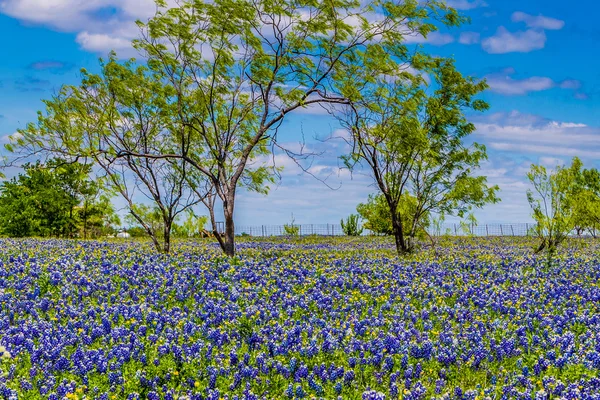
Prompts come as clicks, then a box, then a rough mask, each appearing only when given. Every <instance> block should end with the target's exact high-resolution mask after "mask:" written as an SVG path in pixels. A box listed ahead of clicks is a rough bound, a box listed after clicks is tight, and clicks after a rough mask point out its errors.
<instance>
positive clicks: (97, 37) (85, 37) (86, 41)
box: [76, 32, 131, 53]
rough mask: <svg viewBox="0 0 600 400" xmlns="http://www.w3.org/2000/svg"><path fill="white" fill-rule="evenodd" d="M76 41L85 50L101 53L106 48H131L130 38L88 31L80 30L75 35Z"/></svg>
mask: <svg viewBox="0 0 600 400" xmlns="http://www.w3.org/2000/svg"><path fill="white" fill-rule="evenodd" d="M76 41H77V43H79V44H80V45H81V47H82V48H83V49H85V50H88V51H92V52H97V53H102V52H105V51H106V50H108V49H110V50H115V51H116V52H117V53H119V50H129V49H130V48H131V40H128V39H125V38H122V37H114V36H111V35H108V34H105V33H88V32H81V33H80V34H78V35H77V39H76Z"/></svg>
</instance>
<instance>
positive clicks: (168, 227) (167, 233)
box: [163, 221, 172, 254]
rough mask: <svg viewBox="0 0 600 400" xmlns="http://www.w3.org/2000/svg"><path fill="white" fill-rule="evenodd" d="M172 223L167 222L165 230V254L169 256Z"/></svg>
mask: <svg viewBox="0 0 600 400" xmlns="http://www.w3.org/2000/svg"><path fill="white" fill-rule="evenodd" d="M171 223H172V221H165V229H164V232H163V235H164V238H163V253H165V254H169V252H170V251H171Z"/></svg>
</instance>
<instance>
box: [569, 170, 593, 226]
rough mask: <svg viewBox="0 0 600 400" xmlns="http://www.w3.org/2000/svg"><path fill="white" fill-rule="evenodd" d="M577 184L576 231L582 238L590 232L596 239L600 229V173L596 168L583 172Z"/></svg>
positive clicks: (574, 211)
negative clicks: (586, 232) (583, 234)
mask: <svg viewBox="0 0 600 400" xmlns="http://www.w3.org/2000/svg"><path fill="white" fill-rule="evenodd" d="M575 182H576V186H575V193H574V197H575V199H574V201H573V206H574V210H573V213H574V218H575V230H576V231H577V234H578V235H580V236H581V234H582V233H583V232H584V231H588V232H589V234H591V235H592V236H593V237H596V236H597V229H598V228H599V227H600V172H598V170H597V169H595V168H592V169H584V170H581V171H579V173H578V174H577V177H576V180H575Z"/></svg>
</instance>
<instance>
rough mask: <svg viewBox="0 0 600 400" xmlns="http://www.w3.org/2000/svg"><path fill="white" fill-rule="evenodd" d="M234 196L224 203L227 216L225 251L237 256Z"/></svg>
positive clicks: (224, 211)
mask: <svg viewBox="0 0 600 400" xmlns="http://www.w3.org/2000/svg"><path fill="white" fill-rule="evenodd" d="M234 196H235V195H231V198H230V199H229V198H228V199H227V200H228V201H226V202H225V203H224V204H223V215H224V217H225V240H224V241H223V252H225V254H226V255H227V256H229V257H233V256H235V224H234V222H233V204H234Z"/></svg>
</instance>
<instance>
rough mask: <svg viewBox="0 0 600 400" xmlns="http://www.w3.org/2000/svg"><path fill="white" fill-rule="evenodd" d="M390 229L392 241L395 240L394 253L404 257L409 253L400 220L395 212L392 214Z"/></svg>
mask: <svg viewBox="0 0 600 400" xmlns="http://www.w3.org/2000/svg"><path fill="white" fill-rule="evenodd" d="M392 227H393V229H394V239H395V240H396V251H397V252H398V255H400V256H401V255H404V254H406V253H408V252H409V251H410V249H409V247H408V245H407V243H406V238H405V237H404V232H403V230H402V220H401V219H400V217H399V216H398V215H396V213H395V212H392Z"/></svg>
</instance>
